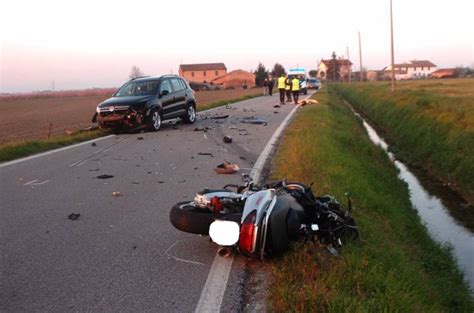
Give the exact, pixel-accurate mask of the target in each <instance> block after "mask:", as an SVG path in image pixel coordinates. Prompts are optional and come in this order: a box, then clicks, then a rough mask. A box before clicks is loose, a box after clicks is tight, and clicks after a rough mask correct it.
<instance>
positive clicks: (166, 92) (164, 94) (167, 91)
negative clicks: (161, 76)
mask: <svg viewBox="0 0 474 313" xmlns="http://www.w3.org/2000/svg"><path fill="white" fill-rule="evenodd" d="M169 93H170V91H169V90H166V89H165V90H163V91H162V92H161V93H160V97H163V96H166V95H167V94H169Z"/></svg>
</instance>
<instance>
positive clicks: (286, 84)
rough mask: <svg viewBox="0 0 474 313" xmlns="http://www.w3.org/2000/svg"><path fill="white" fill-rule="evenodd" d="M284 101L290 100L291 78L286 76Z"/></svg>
mask: <svg viewBox="0 0 474 313" xmlns="http://www.w3.org/2000/svg"><path fill="white" fill-rule="evenodd" d="M285 92H286V102H291V79H290V78H289V77H288V76H287V77H286V80H285Z"/></svg>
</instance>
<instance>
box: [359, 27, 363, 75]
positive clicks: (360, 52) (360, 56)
mask: <svg viewBox="0 0 474 313" xmlns="http://www.w3.org/2000/svg"><path fill="white" fill-rule="evenodd" d="M359 64H360V72H359V74H360V82H361V83H362V77H363V74H362V45H361V43H360V32H359Z"/></svg>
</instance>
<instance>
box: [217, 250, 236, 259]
mask: <svg viewBox="0 0 474 313" xmlns="http://www.w3.org/2000/svg"><path fill="white" fill-rule="evenodd" d="M217 253H218V254H219V255H220V256H221V257H223V258H227V257H229V256H231V255H232V249H231V248H229V247H220V248H219V250H217Z"/></svg>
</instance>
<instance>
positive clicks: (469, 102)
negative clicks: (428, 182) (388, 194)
mask: <svg viewBox="0 0 474 313" xmlns="http://www.w3.org/2000/svg"><path fill="white" fill-rule="evenodd" d="M334 87H335V90H336V91H337V93H338V94H340V95H341V96H343V97H344V98H345V99H347V100H348V101H349V102H350V103H351V105H352V106H353V107H354V108H355V109H356V110H357V111H359V112H360V113H362V115H364V116H365V117H366V118H367V119H368V120H369V121H370V123H371V124H372V125H373V126H374V127H375V128H376V129H377V130H378V131H379V132H380V133H381V134H383V136H384V137H385V139H387V140H388V141H389V142H390V144H391V149H392V150H393V151H394V152H395V154H396V155H397V157H398V158H400V159H401V160H403V161H405V162H406V163H408V164H410V165H412V166H415V167H420V168H422V169H424V170H425V171H426V172H428V173H429V174H431V175H432V176H435V177H438V178H440V179H441V180H443V181H444V182H446V183H449V184H450V185H451V186H452V187H454V189H456V190H458V191H460V193H461V194H462V195H464V197H465V198H466V199H467V200H468V201H469V202H471V203H474V179H473V175H472V173H474V93H473V92H472V90H474V79H452V80H440V81H436V82H433V81H423V82H419V81H407V82H402V83H400V84H399V86H398V90H397V91H396V92H395V93H391V92H390V90H389V88H390V87H389V85H388V83H383V82H382V83H381V82H378V83H368V84H363V85H359V84H351V85H348V84H338V85H335V86H334Z"/></svg>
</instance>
